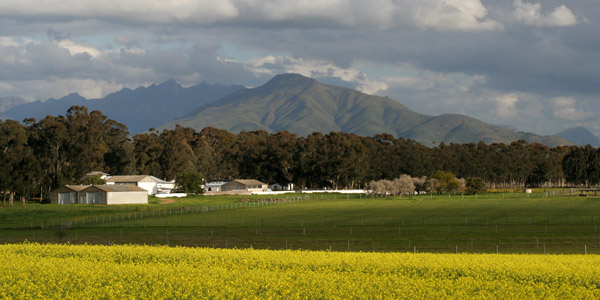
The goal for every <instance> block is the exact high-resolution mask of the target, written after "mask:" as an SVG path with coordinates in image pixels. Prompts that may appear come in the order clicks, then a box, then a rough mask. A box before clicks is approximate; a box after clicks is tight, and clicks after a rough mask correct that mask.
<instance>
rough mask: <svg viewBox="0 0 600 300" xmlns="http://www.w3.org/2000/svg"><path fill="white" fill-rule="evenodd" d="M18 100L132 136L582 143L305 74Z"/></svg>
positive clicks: (33, 112)
mask: <svg viewBox="0 0 600 300" xmlns="http://www.w3.org/2000/svg"><path fill="white" fill-rule="evenodd" d="M19 99H20V98H14V99H9V98H0V108H2V109H4V112H3V113H2V111H0V115H2V117H3V118H11V119H15V120H23V119H25V118H36V119H38V120H39V119H41V118H44V117H45V116H46V115H64V114H65V112H66V111H67V110H68V109H69V107H71V106H73V105H80V106H86V107H87V108H88V110H90V111H92V110H100V111H102V113H103V114H105V115H106V116H108V117H109V118H111V119H114V120H116V121H118V122H121V123H124V124H125V125H126V126H127V127H128V128H129V131H130V133H131V134H135V133H139V132H145V131H147V130H149V129H150V128H158V129H159V130H160V129H167V128H174V127H175V125H176V124H180V125H182V126H186V127H191V128H194V129H196V130H200V129H202V128H204V127H206V126H212V127H216V128H221V129H225V130H228V131H231V132H234V133H239V132H241V131H249V130H259V129H260V130H265V131H268V132H278V131H289V132H292V133H296V134H298V135H302V136H305V135H308V134H311V133H313V132H322V133H329V132H331V131H342V132H349V133H355V134H358V135H363V136H373V135H376V134H380V133H389V134H392V135H394V136H396V137H402V138H407V139H413V140H415V141H417V142H419V143H421V144H423V145H426V146H435V145H437V144H439V143H441V142H445V143H471V142H474V143H476V142H479V141H483V142H485V143H494V142H503V143H510V142H512V141H517V140H526V141H528V142H538V143H542V144H545V145H548V146H551V147H553V146H557V145H569V144H572V143H570V142H569V141H567V140H573V141H575V140H576V139H575V138H574V137H573V135H571V136H568V135H565V136H563V137H564V138H561V137H557V136H540V135H535V134H533V133H525V132H517V131H515V130H511V129H510V128H506V127H502V126H496V125H490V124H487V123H484V122H482V121H480V120H477V119H474V118H471V117H468V116H464V115H458V114H443V115H440V116H430V115H425V114H420V113H417V112H414V111H412V110H410V109H409V108H408V107H406V106H404V105H402V104H401V103H399V102H398V101H395V100H393V99H391V98H388V97H380V96H373V95H367V94H364V93H361V92H359V91H356V90H353V89H350V88H346V87H338V86H331V85H326V84H323V83H320V82H318V81H316V80H314V79H311V78H307V77H304V76H301V75H298V74H282V75H277V76H275V77H274V78H273V79H271V80H270V81H268V82H267V83H265V84H264V85H262V86H259V87H256V88H251V89H247V88H245V87H243V86H241V85H229V86H225V85H215V84H207V83H204V82H203V83H200V84H197V85H194V86H191V87H182V86H181V85H179V84H178V83H177V82H175V81H174V80H168V81H166V82H163V83H161V84H158V85H154V84H153V85H151V86H148V87H139V88H136V89H135V90H131V89H127V88H124V89H122V90H120V91H118V92H115V93H112V94H110V95H108V96H106V97H104V98H101V99H92V100H88V99H86V98H84V97H82V96H80V95H78V94H70V95H68V96H65V97H63V98H60V99H49V100H46V101H39V100H38V101H35V102H30V103H26V104H23V101H24V100H23V99H20V100H21V101H19ZM578 132H579V133H581V130H579V131H578ZM590 135H591V133H590ZM592 136H593V135H592ZM565 138H566V139H565ZM588 138H589V136H588ZM577 141H579V140H577Z"/></svg>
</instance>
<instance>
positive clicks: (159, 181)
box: [150, 175, 174, 184]
mask: <svg viewBox="0 0 600 300" xmlns="http://www.w3.org/2000/svg"><path fill="white" fill-rule="evenodd" d="M150 178H152V179H154V181H156V182H157V183H163V184H166V183H174V182H171V181H166V180H162V179H160V178H158V177H154V176H152V175H150Z"/></svg>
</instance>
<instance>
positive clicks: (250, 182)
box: [233, 179, 266, 185]
mask: <svg viewBox="0 0 600 300" xmlns="http://www.w3.org/2000/svg"><path fill="white" fill-rule="evenodd" d="M233 181H235V182H239V183H241V184H243V185H265V184H266V183H262V182H260V181H258V180H256V179H235V180H233Z"/></svg>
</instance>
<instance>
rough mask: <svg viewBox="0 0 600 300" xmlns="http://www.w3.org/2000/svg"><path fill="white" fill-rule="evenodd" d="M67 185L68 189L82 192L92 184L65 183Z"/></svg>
mask: <svg viewBox="0 0 600 300" xmlns="http://www.w3.org/2000/svg"><path fill="white" fill-rule="evenodd" d="M65 187H66V188H68V189H71V190H73V191H76V192H81V191H83V190H85V189H86V188H89V187H90V185H89V184H88V185H69V184H67V185H65Z"/></svg>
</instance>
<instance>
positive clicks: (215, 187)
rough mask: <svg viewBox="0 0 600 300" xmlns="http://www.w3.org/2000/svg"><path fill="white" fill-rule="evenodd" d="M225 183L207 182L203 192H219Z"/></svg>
mask: <svg viewBox="0 0 600 300" xmlns="http://www.w3.org/2000/svg"><path fill="white" fill-rule="evenodd" d="M226 183H227V181H209V182H207V183H206V184H205V185H204V190H205V191H206V192H220V191H221V188H222V187H223V185H224V184H226Z"/></svg>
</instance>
